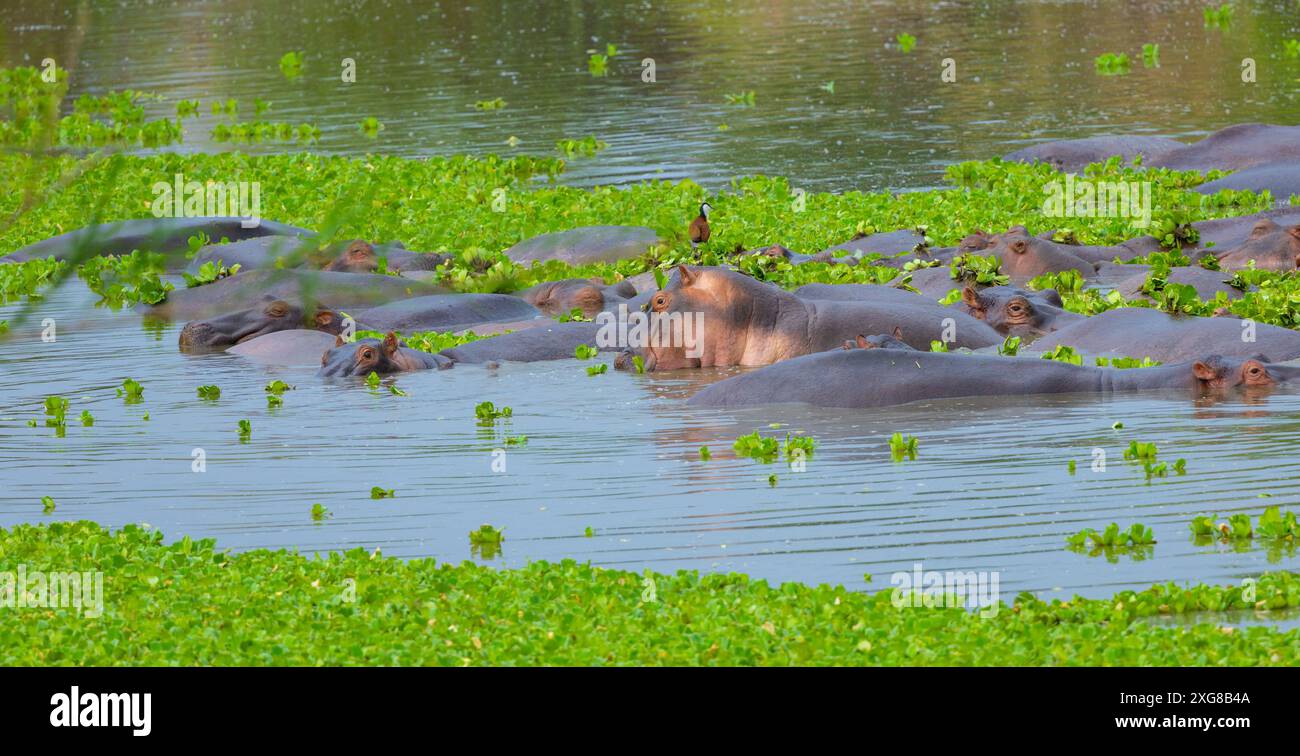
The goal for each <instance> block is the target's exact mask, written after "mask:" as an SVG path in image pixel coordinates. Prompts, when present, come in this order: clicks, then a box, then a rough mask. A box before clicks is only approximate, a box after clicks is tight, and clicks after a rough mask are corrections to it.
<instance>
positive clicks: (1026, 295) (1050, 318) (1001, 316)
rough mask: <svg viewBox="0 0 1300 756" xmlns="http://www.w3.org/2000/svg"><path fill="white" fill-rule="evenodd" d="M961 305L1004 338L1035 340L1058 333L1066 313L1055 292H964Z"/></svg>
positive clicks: (991, 289) (998, 288)
mask: <svg viewBox="0 0 1300 756" xmlns="http://www.w3.org/2000/svg"><path fill="white" fill-rule="evenodd" d="M961 301H962V306H963V307H964V308H965V310H966V313H967V314H969V315H970V316H971V317H975V318H979V319H980V320H983V321H984V322H986V323H988V324H989V325H990V326H991V327H992V328H993V329H994V330H996V331H997V332H998V333H1001V334H1003V335H1005V336H1019V337H1021V338H1024V337H1036V336H1042V335H1043V334H1045V333H1050V332H1052V331H1055V330H1056V328H1057V320H1058V318H1060V317H1061V315H1062V314H1063V313H1064V306H1063V304H1062V302H1061V295H1060V294H1058V293H1057V291H1056V290H1055V289H1044V290H1043V291H1038V292H1032V291H1026V290H1024V289H1019V288H1015V287H1012V286H991V287H989V288H987V289H984V290H982V291H976V290H975V289H974V288H972V287H970V286H967V287H966V288H964V289H962V292H961Z"/></svg>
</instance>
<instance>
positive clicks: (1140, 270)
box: [1115, 265, 1244, 300]
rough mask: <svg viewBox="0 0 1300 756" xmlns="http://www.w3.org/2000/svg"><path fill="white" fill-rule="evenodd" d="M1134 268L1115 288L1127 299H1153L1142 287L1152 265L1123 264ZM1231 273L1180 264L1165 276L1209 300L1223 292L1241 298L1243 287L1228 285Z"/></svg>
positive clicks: (1167, 281)
mask: <svg viewBox="0 0 1300 756" xmlns="http://www.w3.org/2000/svg"><path fill="white" fill-rule="evenodd" d="M1123 267H1126V268H1130V269H1132V270H1131V271H1130V272H1131V273H1132V275H1129V276H1126V277H1125V278H1123V279H1121V280H1120V281H1119V282H1118V283H1116V284H1115V290H1116V291H1118V292H1119V293H1120V294H1121V295H1122V296H1123V297H1124V298H1125V299H1151V297H1150V296H1149V295H1147V294H1146V293H1145V292H1144V291H1142V287H1143V286H1145V285H1146V283H1147V278H1148V277H1149V276H1150V275H1151V266H1149V265H1126V266H1123ZM1229 280H1231V275H1230V274H1227V273H1223V272H1221V271H1217V270H1206V269H1205V268H1202V267H1201V266H1199V265H1191V266H1185V265H1180V266H1177V267H1174V268H1170V269H1169V273H1168V274H1167V275H1166V276H1165V282H1166V283H1171V284H1183V285H1185V286H1191V287H1192V288H1194V289H1196V296H1197V297H1199V298H1201V299H1205V300H1209V299H1214V298H1215V296H1216V295H1218V294H1220V293H1221V294H1223V295H1224V296H1226V297H1227V298H1228V299H1240V298H1241V296H1242V294H1243V293H1244V292H1242V290H1241V289H1238V288H1235V287H1233V286H1229V285H1228V283H1227V282H1228V281H1229Z"/></svg>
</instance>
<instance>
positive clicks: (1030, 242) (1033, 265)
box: [963, 226, 1109, 283]
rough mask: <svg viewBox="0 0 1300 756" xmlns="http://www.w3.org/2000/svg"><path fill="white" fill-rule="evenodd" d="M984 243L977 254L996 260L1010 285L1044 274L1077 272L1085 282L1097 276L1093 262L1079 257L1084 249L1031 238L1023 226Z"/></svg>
mask: <svg viewBox="0 0 1300 756" xmlns="http://www.w3.org/2000/svg"><path fill="white" fill-rule="evenodd" d="M987 242H988V244H987V246H986V247H985V248H984V249H983V250H981V251H978V252H977V254H981V255H985V256H989V255H991V256H994V257H997V258H998V260H999V261H1000V262H1001V264H1002V266H1001V272H1002V274H1003V275H1006V276H1010V277H1011V280H1012V282H1016V283H1019V282H1024V281H1028V280H1029V279H1031V278H1034V277H1036V276H1041V275H1042V274H1044V273H1060V272H1062V271H1066V270H1077V271H1078V272H1079V274H1080V275H1082V276H1083V277H1084V278H1091V277H1092V276H1093V274H1094V273H1096V267H1095V266H1094V264H1093V262H1092V261H1089V260H1087V259H1085V258H1084V257H1081V256H1080V255H1081V254H1088V253H1087V252H1084V250H1085V249H1087V248H1085V247H1079V246H1074V245H1070V244H1058V243H1057V242H1053V241H1049V240H1047V239H1041V238H1039V237H1037V236H1030V234H1029V231H1028V230H1027V229H1026V228H1025V227H1024V226H1012V227H1011V228H1009V229H1007V230H1006V232H1004V233H1001V234H995V235H993V236H990V237H988V238H987ZM963 244H965V241H963ZM1106 259H1109V258H1106Z"/></svg>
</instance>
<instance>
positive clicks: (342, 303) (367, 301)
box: [137, 269, 447, 320]
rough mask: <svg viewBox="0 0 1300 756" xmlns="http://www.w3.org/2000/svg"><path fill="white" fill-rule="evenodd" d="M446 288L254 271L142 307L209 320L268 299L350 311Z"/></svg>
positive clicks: (151, 312) (160, 314) (150, 312)
mask: <svg viewBox="0 0 1300 756" xmlns="http://www.w3.org/2000/svg"><path fill="white" fill-rule="evenodd" d="M445 293H447V292H446V290H445V289H442V288H439V287H437V286H433V285H430V284H426V283H423V282H420V281H412V280H410V279H405V278H396V277H394V276H378V275H374V274H370V273H334V272H330V271H319V270H271V269H265V270H253V271H249V272H247V273H243V272H241V273H239V274H238V275H234V276H230V277H229V278H222V279H220V280H219V281H214V282H213V283H210V284H204V285H203V286H196V287H194V288H192V289H177V290H175V291H171V292H168V294H167V299H166V300H165V301H164V302H163V303H162V304H159V305H154V306H140V307H138V308H137V309H139V310H140V311H141V312H143V313H144V314H145V315H147V316H149V317H155V318H161V319H164V320H173V319H188V318H205V317H210V316H212V315H220V314H222V313H227V312H232V311H234V310H243V309H247V308H249V307H254V306H259V305H261V304H264V303H265V302H266V301H267V299H268V298H270V299H283V300H286V301H294V302H302V303H303V304H304V305H307V306H308V307H314V306H315V305H316V303H319V302H329V303H330V304H332V305H334V306H335V307H337V308H339V309H341V310H346V311H352V310H362V309H365V308H367V307H377V306H379V305H381V304H386V303H388V302H395V301H397V300H399V299H408V298H410V297H418V296H422V295H427V294H445Z"/></svg>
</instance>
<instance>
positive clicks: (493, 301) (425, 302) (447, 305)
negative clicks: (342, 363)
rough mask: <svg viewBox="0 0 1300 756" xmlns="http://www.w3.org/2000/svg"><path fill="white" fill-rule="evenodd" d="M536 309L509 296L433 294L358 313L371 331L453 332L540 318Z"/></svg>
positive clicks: (357, 318) (361, 324) (361, 325)
mask: <svg viewBox="0 0 1300 756" xmlns="http://www.w3.org/2000/svg"><path fill="white" fill-rule="evenodd" d="M540 316H541V313H540V312H538V310H537V308H535V307H533V306H532V305H530V304H528V303H527V302H524V301H522V300H520V299H519V298H518V297H512V296H510V295H508V294H433V295H430V296H424V297H412V298H410V299H402V300H399V301H397V302H390V303H388V304H385V305H380V306H379V307H372V308H370V309H367V310H361V311H360V312H357V313H355V318H356V321H357V324H358V325H359V326H360V327H361V328H365V329H367V330H371V331H401V332H403V333H411V332H412V331H451V330H455V329H458V328H467V327H470V326H473V325H477V324H479V323H494V322H499V321H507V320H522V319H525V318H536V317H540Z"/></svg>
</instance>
